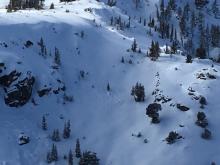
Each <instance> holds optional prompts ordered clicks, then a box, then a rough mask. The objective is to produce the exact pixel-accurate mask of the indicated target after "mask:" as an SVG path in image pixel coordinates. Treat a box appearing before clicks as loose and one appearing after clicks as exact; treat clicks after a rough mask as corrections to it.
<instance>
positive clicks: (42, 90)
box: [37, 88, 52, 97]
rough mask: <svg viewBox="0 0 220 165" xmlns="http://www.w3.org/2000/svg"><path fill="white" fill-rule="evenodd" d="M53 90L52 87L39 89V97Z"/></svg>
mask: <svg viewBox="0 0 220 165" xmlns="http://www.w3.org/2000/svg"><path fill="white" fill-rule="evenodd" d="M51 90H52V89H51V88H45V89H41V90H39V91H37V93H38V96H39V97H43V96H45V95H48V94H49V92H50V91H51Z"/></svg>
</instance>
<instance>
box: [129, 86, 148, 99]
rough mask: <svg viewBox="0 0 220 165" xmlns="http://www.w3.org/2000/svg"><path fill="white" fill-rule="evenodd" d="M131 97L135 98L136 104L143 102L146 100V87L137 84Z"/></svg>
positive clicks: (132, 90)
mask: <svg viewBox="0 0 220 165" xmlns="http://www.w3.org/2000/svg"><path fill="white" fill-rule="evenodd" d="M131 95H132V96H133V97H134V100H135V101H136V102H143V101H144V100H145V91H144V86H143V85H141V84H139V83H136V85H135V86H133V87H132V89H131Z"/></svg>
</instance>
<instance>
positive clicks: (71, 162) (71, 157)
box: [68, 150, 73, 165]
mask: <svg viewBox="0 0 220 165" xmlns="http://www.w3.org/2000/svg"><path fill="white" fill-rule="evenodd" d="M68 165H73V153H72V150H70V151H69V155H68Z"/></svg>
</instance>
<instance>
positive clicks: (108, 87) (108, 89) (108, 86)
mask: <svg viewBox="0 0 220 165" xmlns="http://www.w3.org/2000/svg"><path fill="white" fill-rule="evenodd" d="M110 90H111V88H110V85H109V83H108V84H107V91H110Z"/></svg>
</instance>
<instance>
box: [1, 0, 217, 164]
mask: <svg viewBox="0 0 220 165" xmlns="http://www.w3.org/2000/svg"><path fill="white" fill-rule="evenodd" d="M2 2H3V1H1V2H0V3H2ZM53 2H54V1H53ZM121 2H124V1H122V0H121ZM153 2H155V1H152V2H149V3H150V6H146V8H145V9H143V10H144V11H143V12H145V11H147V12H146V17H149V14H151V11H152V7H154V4H153ZM2 4H3V5H5V3H2ZM2 4H1V5H2ZM46 4H47V6H46V8H48V7H49V6H48V5H49V4H50V2H48V1H46ZM3 5H2V6H3ZM126 5H127V6H128V7H126V6H124V5H121V8H119V7H120V5H119V6H118V7H112V8H111V7H109V6H106V5H105V4H104V3H103V2H97V1H95V0H80V1H77V2H73V3H69V4H64V3H58V2H56V3H55V9H54V10H49V9H47V10H40V11H35V10H31V11H28V10H27V11H18V12H14V13H6V10H5V9H1V10H0V43H2V44H1V45H2V46H1V47H0V62H4V63H5V64H6V66H7V72H10V71H11V70H13V69H16V70H18V71H20V72H22V73H24V74H25V73H26V72H28V71H31V72H32V74H33V75H34V76H35V78H36V83H35V85H34V88H33V94H32V98H33V99H34V100H35V103H36V104H37V105H34V104H33V102H31V101H29V102H28V103H27V104H26V105H24V106H22V107H19V108H11V107H8V106H7V105H5V103H4V94H3V93H4V91H3V88H0V96H1V97H0V105H1V108H0V125H1V128H0V132H1V136H0V148H1V149H0V164H7V165H30V164H34V165H44V164H47V163H46V154H47V151H48V150H50V149H51V146H52V143H53V142H52V141H51V138H50V136H51V134H52V132H53V130H54V129H56V128H58V129H59V130H60V132H62V130H63V125H64V122H65V121H67V120H71V130H72V133H71V137H70V139H67V140H65V139H63V138H62V140H61V141H60V142H56V145H57V148H58V154H59V161H58V162H56V164H57V165H61V164H67V162H66V160H64V159H63V156H64V154H68V152H69V150H70V149H75V141H76V139H77V138H79V139H80V144H81V149H82V151H85V150H91V151H94V152H96V153H97V156H98V158H100V164H101V165H161V164H163V165H168V164H173V163H174V162H175V164H178V165H186V164H195V165H206V164H210V163H211V162H212V161H215V162H216V163H217V164H219V163H220V157H219V154H220V149H219V147H218V146H219V145H220V134H219V133H218V130H219V126H220V120H219V111H218V109H219V99H218V95H219V93H220V89H219V87H218V85H219V83H220V80H219V77H220V73H219V72H220V66H219V64H214V66H211V65H212V64H213V63H212V62H211V61H209V60H198V59H195V60H194V61H193V63H192V64H187V63H185V57H182V56H180V55H173V56H170V55H166V54H163V53H162V54H161V57H160V58H159V59H158V60H157V61H156V62H153V61H151V60H150V59H149V58H147V57H146V52H147V50H148V48H149V46H150V43H151V40H152V37H151V36H148V35H147V29H146V27H144V26H142V25H140V24H138V23H137V20H133V19H132V27H133V28H131V29H130V30H125V31H120V30H116V29H115V28H113V27H111V26H110V23H109V22H110V17H111V16H118V15H121V16H122V17H123V18H125V19H126V18H128V15H127V14H126V13H125V12H124V11H123V10H125V9H128V10H130V11H129V12H130V13H131V12H132V8H131V9H129V7H131V6H132V5H133V3H132V2H128V3H127V4H126ZM123 7H124V8H123ZM86 8H91V9H92V12H87V11H85V9H86ZM67 10H69V11H68V12H67ZM143 12H142V13H141V14H143ZM148 12H149V13H148ZM82 31H83V32H84V33H83V34H84V36H83V37H81V35H82ZM41 37H42V38H43V40H44V42H45V45H46V48H47V52H48V53H47V56H46V57H42V56H41V55H39V52H40V47H39V45H38V44H37V43H38V42H39V41H40V38H41ZM153 37H154V36H153ZM155 37H156V36H155ZM134 38H136V39H137V43H138V45H139V46H140V47H141V49H142V52H143V53H141V54H139V53H132V52H128V51H127V49H129V48H130V47H131V44H132V42H133V39H134ZM28 40H30V41H31V42H33V46H30V47H29V48H26V47H25V46H24V44H25V43H26V42H27V41H28ZM4 43H6V44H7V47H5V44H4ZM55 47H56V48H58V49H59V51H60V57H61V66H60V67H59V69H54V68H53V66H54V49H55ZM122 56H123V57H124V59H125V63H121V62H120V61H121V58H122ZM129 60H132V64H129ZM81 71H84V73H85V75H84V78H83V77H82V76H81V74H80V73H82V72H81ZM207 72H209V73H210V74H213V75H215V76H216V78H217V79H209V78H208V79H206V80H202V79H198V78H197V76H198V74H199V73H204V74H206V73H207ZM158 73H159V75H158ZM57 80H60V81H61V82H62V83H64V84H65V86H66V91H65V92H61V93H59V94H58V95H56V94H54V93H53V92H50V93H49V95H48V96H43V97H39V96H38V93H37V91H38V90H39V89H43V88H44V87H45V85H46V86H47V87H51V88H53V89H57V88H59V87H60V86H59V85H60V83H58V81H57ZM158 81H159V82H160V83H159V84H158V86H157V82H158ZM136 82H140V83H142V84H143V85H144V86H145V95H146V99H145V102H143V103H137V102H135V101H134V99H133V97H132V96H131V95H130V92H131V88H132V86H133V85H135V84H136ZM108 83H109V84H110V88H111V90H110V91H107V90H106V87H107V84H108ZM190 87H192V89H193V90H195V92H194V96H195V95H196V96H200V95H202V96H205V97H206V99H207V102H208V104H207V105H206V106H205V108H204V109H200V104H199V101H198V100H195V99H194V98H193V95H188V93H189V91H188V89H189V88H190ZM156 88H158V89H159V90H160V94H161V95H164V96H168V97H169V98H171V99H172V100H171V101H170V102H167V103H164V104H162V111H161V112H159V113H160V119H161V122H160V123H159V124H156V125H155V124H151V120H150V118H148V117H147V115H146V107H147V106H148V105H149V104H150V103H152V102H153V101H154V99H155V96H154V95H152V92H153V91H154V90H155V89H156ZM64 93H65V94H66V95H68V96H73V97H74V101H73V102H65V104H63V103H64V100H63V95H64ZM178 103H180V104H183V105H186V106H188V107H190V110H189V111H187V112H182V111H180V110H178V109H177V108H176V106H175V105H176V104H178ZM173 105H174V106H173ZM199 111H204V112H205V113H206V115H207V119H208V121H209V126H208V128H209V129H210V130H211V131H212V134H213V135H212V139H211V140H204V139H202V138H201V137H200V135H201V133H202V131H203V129H202V128H200V127H198V126H196V125H195V121H196V119H197V118H196V115H197V112H199ZM42 116H46V119H47V123H48V130H47V131H43V130H42V129H41V120H42ZM170 131H176V132H178V133H179V134H180V135H182V136H183V139H179V140H178V141H177V142H176V143H174V144H172V145H169V144H167V143H166V142H165V141H164V139H165V138H166V137H167V136H168V134H169V132H170ZM21 132H24V133H25V134H27V135H28V136H30V143H28V144H26V145H23V146H20V145H18V143H17V137H18V135H19V134H20V133H21ZM139 132H141V134H142V136H141V137H140V138H137V137H135V136H132V134H138V133H139ZM145 139H147V140H148V143H144V140H145ZM74 162H75V164H77V162H78V159H76V158H75V157H74Z"/></svg>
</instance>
